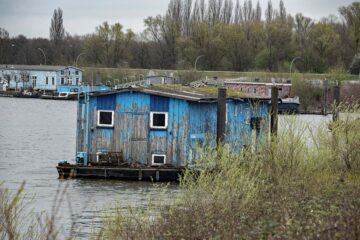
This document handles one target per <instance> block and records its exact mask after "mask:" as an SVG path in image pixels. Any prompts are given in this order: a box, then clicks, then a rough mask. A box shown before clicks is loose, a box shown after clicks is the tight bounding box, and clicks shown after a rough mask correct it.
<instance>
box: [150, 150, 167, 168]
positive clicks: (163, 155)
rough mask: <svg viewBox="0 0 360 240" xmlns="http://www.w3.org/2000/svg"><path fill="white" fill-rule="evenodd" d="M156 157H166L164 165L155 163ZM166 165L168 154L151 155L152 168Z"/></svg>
mask: <svg viewBox="0 0 360 240" xmlns="http://www.w3.org/2000/svg"><path fill="white" fill-rule="evenodd" d="M155 157H164V163H155V162H154V159H155ZM165 164H166V154H159V153H153V154H151V166H162V165H165Z"/></svg>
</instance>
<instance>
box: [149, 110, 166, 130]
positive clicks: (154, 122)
mask: <svg viewBox="0 0 360 240" xmlns="http://www.w3.org/2000/svg"><path fill="white" fill-rule="evenodd" d="M167 127H168V113H167V112H150V128H156V129H166V128H167Z"/></svg>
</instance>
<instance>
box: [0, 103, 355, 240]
mask: <svg viewBox="0 0 360 240" xmlns="http://www.w3.org/2000/svg"><path fill="white" fill-rule="evenodd" d="M4 100H5V101H6V102H5V103H4V107H5V109H4V110H5V114H2V115H0V120H1V122H7V126H6V128H1V131H0V132H1V135H0V138H1V140H3V139H4V138H6V139H7V141H0V154H1V156H6V159H3V158H1V159H0V162H1V166H2V168H0V176H1V177H0V180H1V181H5V185H2V186H1V187H0V188H1V190H0V192H2V193H3V192H4V186H6V187H9V188H10V191H9V192H8V194H10V195H4V194H3V195H1V196H2V197H4V196H8V197H9V198H7V199H8V200H9V201H0V202H2V203H11V200H12V199H14V196H16V190H17V189H18V188H19V186H20V185H21V182H22V179H21V178H19V176H22V177H23V178H24V179H26V185H25V190H24V191H23V192H22V194H20V195H19V197H18V198H17V199H21V196H23V197H24V196H26V198H25V199H24V200H25V202H24V203H26V208H25V209H27V208H32V207H33V206H34V204H35V209H36V211H35V213H36V214H34V215H31V217H30V218H23V219H24V220H23V221H25V222H27V223H34V224H35V225H36V224H37V223H38V216H39V214H40V212H44V211H45V213H44V214H47V216H48V217H49V218H48V220H49V219H51V216H52V209H53V206H54V205H55V206H60V207H59V209H60V210H59V212H58V216H57V217H56V219H57V220H56V221H55V222H53V225H47V224H48V223H49V222H43V224H44V225H43V227H42V228H41V229H38V230H39V232H34V233H38V234H39V235H41V236H45V238H46V236H48V235H49V231H48V230H49V226H52V227H53V228H52V230H53V231H57V230H60V233H59V235H57V236H55V237H54V238H53V239H64V238H66V237H68V238H69V239H88V238H90V237H93V238H98V239H121V238H132V239H143V238H150V239H151V238H161V239H194V238H201V239H203V238H221V239H234V238H241V237H242V238H248V239H259V238H264V239H269V238H280V239H289V238H290V239H294V238H295V239H296V238H306V237H307V238H336V236H338V238H341V239H353V238H354V235H351V234H357V231H358V229H357V228H356V227H354V226H359V223H358V222H357V221H358V218H357V217H358V215H359V212H358V209H360V204H359V200H358V199H360V198H359V197H360V190H359V186H360V184H359V183H360V175H359V162H358V159H360V158H359V149H358V148H356V147H354V146H358V144H360V140H359V138H360V136H357V132H358V131H360V127H359V123H358V122H356V121H355V122H352V121H343V122H341V123H339V124H338V125H336V126H335V128H334V129H336V134H335V135H333V133H332V132H329V129H328V123H329V121H331V116H327V117H325V116H306V115H297V116H281V117H280V118H279V132H278V137H277V138H275V139H274V141H273V142H272V143H271V144H267V142H263V144H262V145H261V147H260V148H259V149H257V153H256V154H254V153H253V152H252V149H245V150H244V151H242V152H240V153H233V152H230V151H229V150H228V149H227V148H226V147H224V148H223V149H221V151H220V154H218V153H217V152H216V150H215V149H212V148H204V151H203V154H202V155H201V156H202V157H201V158H200V159H197V162H196V163H197V164H199V166H204V165H208V166H217V167H216V171H212V172H207V173H206V174H205V173H204V174H200V175H196V176H194V175H193V174H191V173H186V174H185V175H184V177H183V178H182V180H181V182H180V184H179V185H154V184H152V183H145V182H137V181H135V182H124V181H111V180H77V179H71V180H67V181H63V180H58V179H57V173H56V171H55V170H54V166H55V165H56V163H57V162H58V160H60V159H72V158H73V156H74V150H75V149H74V144H75V142H74V139H75V119H76V104H75V103H73V102H52V103H51V104H50V103H49V102H48V101H40V100H24V99H10V98H9V99H4ZM10 109H12V111H10ZM67 109H71V113H70V112H68V110H67ZM15 110H18V111H19V112H16V111H15ZM49 110H50V111H51V112H47V111H49ZM20 112H23V113H26V117H18V118H16V117H15V116H19V113H20ZM45 112H47V114H44V113H45ZM64 113H67V114H66V116H64ZM4 117H5V118H4ZM9 119H12V120H11V121H10V120H9ZM59 121H60V122H59ZM56 123H58V124H59V125H61V126H59V127H58V128H56V129H52V127H51V126H53V125H54V124H56ZM347 129H351V131H347ZM334 136H335V137H334ZM346 136H347V137H348V142H347V143H346V142H345V141H343V140H344V139H346V138H345V137H346ZM59 145H61V147H59ZM349 160H350V162H349V163H350V167H351V168H348V167H347V163H346V162H347V161H349ZM9 169H11V171H10V170H9ZM64 189H65V191H63V190H64ZM34 191H36V195H35V196H34ZM61 193H63V195H61ZM57 194H59V195H58V196H59V198H58V200H59V199H60V197H61V196H63V197H62V198H61V199H62V202H61V203H59V205H56V204H54V197H55V196H56V195H57ZM32 196H34V197H32ZM29 198H30V199H32V201H31V202H29V201H28V200H29ZM69 203H71V204H69ZM69 205H70V206H71V208H69ZM3 206H4V205H2V206H1V207H2V209H4V207H3ZM6 206H9V205H6ZM1 207H0V208H1ZM70 209H71V210H70ZM17 216H20V215H17ZM44 217H45V218H43V219H46V215H44ZM14 220H15V219H14ZM13 222H14V223H15V222H16V221H13ZM4 226H5V225H4ZM5 230H6V229H5ZM18 230H19V229H18ZM2 231H4V228H2ZM1 233H3V232H1ZM50 233H53V232H51V231H50ZM20 234H22V233H20ZM39 235H38V236H39ZM27 239H31V238H27ZM35 239H39V238H35Z"/></svg>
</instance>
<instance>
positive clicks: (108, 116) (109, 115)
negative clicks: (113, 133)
mask: <svg viewBox="0 0 360 240" xmlns="http://www.w3.org/2000/svg"><path fill="white" fill-rule="evenodd" d="M97 125H98V126H99V127H113V126H114V111H108V110H99V111H98V119H97Z"/></svg>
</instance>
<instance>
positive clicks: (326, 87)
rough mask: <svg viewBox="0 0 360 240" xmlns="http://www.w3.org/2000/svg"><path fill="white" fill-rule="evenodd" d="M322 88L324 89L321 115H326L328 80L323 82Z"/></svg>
mask: <svg viewBox="0 0 360 240" xmlns="http://www.w3.org/2000/svg"><path fill="white" fill-rule="evenodd" d="M323 87H324V93H323V94H324V96H323V100H324V102H323V111H322V112H323V115H327V102H328V98H327V97H328V80H324V81H323Z"/></svg>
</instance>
